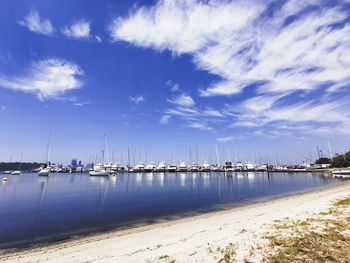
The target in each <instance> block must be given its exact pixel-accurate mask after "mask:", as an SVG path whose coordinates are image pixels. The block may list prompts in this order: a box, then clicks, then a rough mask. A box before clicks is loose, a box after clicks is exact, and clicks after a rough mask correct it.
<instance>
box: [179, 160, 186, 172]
mask: <svg viewBox="0 0 350 263" xmlns="http://www.w3.org/2000/svg"><path fill="white" fill-rule="evenodd" d="M177 170H178V171H179V172H187V170H188V169H187V165H186V163H185V162H181V163H180V165H179V167H178V168H177Z"/></svg>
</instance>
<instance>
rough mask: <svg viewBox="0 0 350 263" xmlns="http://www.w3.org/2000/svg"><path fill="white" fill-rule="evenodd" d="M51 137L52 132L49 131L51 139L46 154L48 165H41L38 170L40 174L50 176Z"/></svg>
mask: <svg viewBox="0 0 350 263" xmlns="http://www.w3.org/2000/svg"><path fill="white" fill-rule="evenodd" d="M50 139H51V133H49V140H48V142H47V155H46V166H43V167H40V170H39V171H38V175H39V176H50V173H51V167H50Z"/></svg>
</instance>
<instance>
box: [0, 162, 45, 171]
mask: <svg viewBox="0 0 350 263" xmlns="http://www.w3.org/2000/svg"><path fill="white" fill-rule="evenodd" d="M42 165H44V163H19V162H11V163H9V162H7V163H5V162H1V163H0V171H15V170H18V169H19V170H21V171H29V170H33V169H37V168H39V167H40V166H42Z"/></svg>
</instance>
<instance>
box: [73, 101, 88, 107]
mask: <svg viewBox="0 0 350 263" xmlns="http://www.w3.org/2000/svg"><path fill="white" fill-rule="evenodd" d="M90 103H91V102H90V101H82V102H74V103H73V105H74V106H78V107H81V106H84V105H87V104H90Z"/></svg>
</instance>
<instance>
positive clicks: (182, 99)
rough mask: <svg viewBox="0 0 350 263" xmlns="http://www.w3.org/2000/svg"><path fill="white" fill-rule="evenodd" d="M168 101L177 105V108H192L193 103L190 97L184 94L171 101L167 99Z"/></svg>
mask: <svg viewBox="0 0 350 263" xmlns="http://www.w3.org/2000/svg"><path fill="white" fill-rule="evenodd" d="M168 101H169V102H171V103H173V104H177V105H179V106H184V107H191V106H194V101H193V99H192V98H191V96H189V95H186V94H185V93H183V94H180V95H179V96H176V97H174V98H172V99H168Z"/></svg>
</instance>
